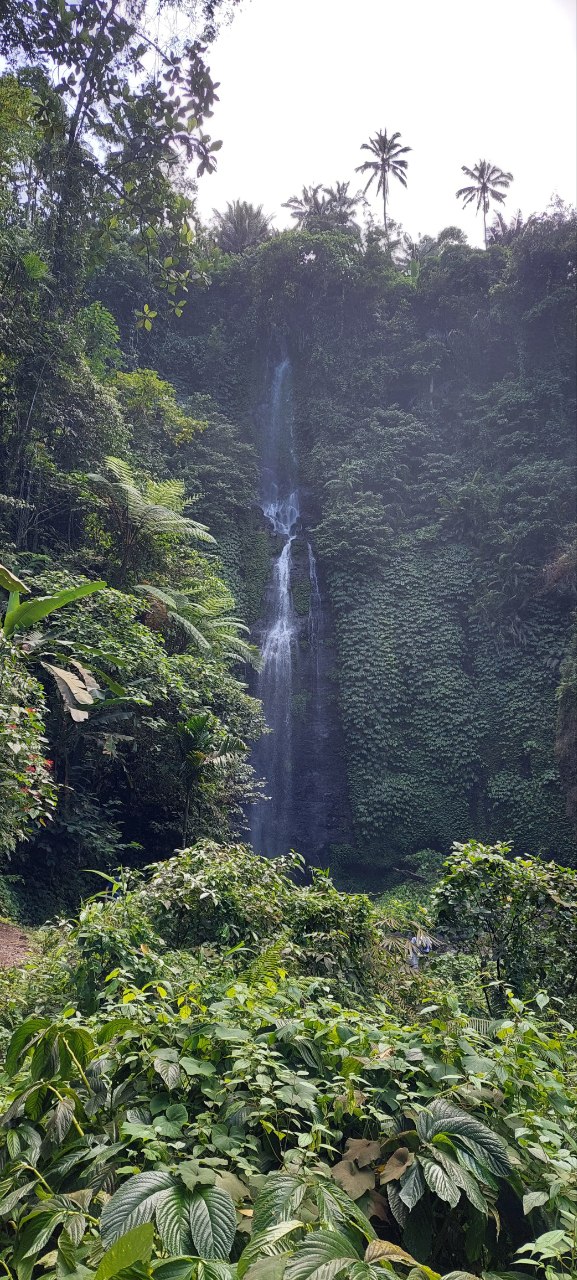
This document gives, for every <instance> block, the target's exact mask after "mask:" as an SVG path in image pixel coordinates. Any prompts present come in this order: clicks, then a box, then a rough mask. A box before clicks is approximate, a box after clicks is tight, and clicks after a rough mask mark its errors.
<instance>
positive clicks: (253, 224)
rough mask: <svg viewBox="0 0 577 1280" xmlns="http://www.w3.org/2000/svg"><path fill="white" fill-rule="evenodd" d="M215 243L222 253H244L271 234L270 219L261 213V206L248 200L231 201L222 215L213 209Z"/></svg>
mask: <svg viewBox="0 0 577 1280" xmlns="http://www.w3.org/2000/svg"><path fill="white" fill-rule="evenodd" d="M213 213H214V221H215V232H216V243H217V244H218V246H219V249H222V250H223V252H224V253H244V251H245V249H252V248H254V247H255V245H257V244H262V242H263V240H268V238H269V236H270V233H271V226H270V224H271V219H270V217H269V216H267V214H266V213H263V211H262V205H261V204H259V205H254V204H250V203H249V201H248V200H232V201H231V202H229V203H228V204H227V206H226V209H225V210H224V212H223V213H219V211H218V209H213Z"/></svg>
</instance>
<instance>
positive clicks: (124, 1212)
mask: <svg viewBox="0 0 577 1280" xmlns="http://www.w3.org/2000/svg"><path fill="white" fill-rule="evenodd" d="M173 1186H174V1178H173V1177H172V1174H170V1173H167V1172H165V1171H162V1170H160V1169H153V1170H150V1171H149V1172H147V1173H138V1174H137V1175H136V1177H134V1178H129V1180H128V1182H124V1183H123V1184H122V1186H121V1187H119V1188H118V1191H115V1193H114V1195H113V1196H112V1197H111V1199H110V1200H109V1201H108V1203H107V1204H105V1206H104V1209H103V1210H102V1217H101V1219H100V1233H101V1236H102V1241H103V1244H104V1245H105V1247H106V1248H108V1246H109V1245H111V1244H114V1241H115V1240H119V1239H120V1237H121V1236H124V1235H126V1232H127V1231H130V1230H131V1229H132V1227H138V1226H140V1224H141V1223H142V1222H150V1221H151V1220H152V1218H153V1217H154V1214H155V1212H156V1207H157V1205H158V1203H159V1201H160V1199H161V1197H162V1196H164V1195H166V1193H167V1191H169V1190H171V1189H172V1187H173Z"/></svg>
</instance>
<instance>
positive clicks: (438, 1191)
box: [421, 1156, 461, 1209]
mask: <svg viewBox="0 0 577 1280" xmlns="http://www.w3.org/2000/svg"><path fill="white" fill-rule="evenodd" d="M421 1167H422V1170H423V1173H424V1175H425V1181H426V1183H427V1186H429V1187H430V1188H431V1191H434V1193H435V1195H436V1196H438V1197H439V1200H447V1201H448V1203H449V1204H450V1205H451V1208H452V1209H454V1208H455V1205H457V1204H458V1203H459V1200H460V1198H461V1192H460V1190H459V1187H457V1186H456V1185H455V1183H454V1182H453V1180H452V1178H451V1177H450V1176H449V1174H448V1173H447V1172H446V1170H445V1169H442V1168H441V1165H440V1164H437V1162H436V1161H435V1160H428V1159H427V1158H426V1156H422V1157H421Z"/></svg>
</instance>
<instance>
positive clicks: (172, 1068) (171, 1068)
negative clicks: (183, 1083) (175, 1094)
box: [154, 1057, 180, 1091]
mask: <svg viewBox="0 0 577 1280" xmlns="http://www.w3.org/2000/svg"><path fill="white" fill-rule="evenodd" d="M154 1070H155V1071H158V1074H159V1076H160V1077H161V1079H162V1080H163V1081H164V1083H165V1085H166V1087H167V1089H170V1090H171V1091H172V1089H176V1088H177V1087H178V1085H179V1084H180V1067H179V1065H178V1062H165V1061H164V1059H163V1058H160V1057H159V1058H155V1059H154Z"/></svg>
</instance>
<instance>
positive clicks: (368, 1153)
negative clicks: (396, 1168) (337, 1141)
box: [345, 1138, 382, 1169]
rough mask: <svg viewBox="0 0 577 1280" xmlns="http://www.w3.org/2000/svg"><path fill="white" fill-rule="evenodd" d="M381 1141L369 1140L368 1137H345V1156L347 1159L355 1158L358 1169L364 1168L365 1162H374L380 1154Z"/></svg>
mask: <svg viewBox="0 0 577 1280" xmlns="http://www.w3.org/2000/svg"><path fill="white" fill-rule="evenodd" d="M381 1145H382V1144H381V1143H380V1142H371V1141H370V1140H369V1139H368V1138H347V1141H346V1143H345V1157H346V1159H347V1160H356V1163H357V1164H358V1166H359V1169H364V1168H365V1165H367V1164H374V1162H375V1160H378V1158H379V1156H380V1154H381Z"/></svg>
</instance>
